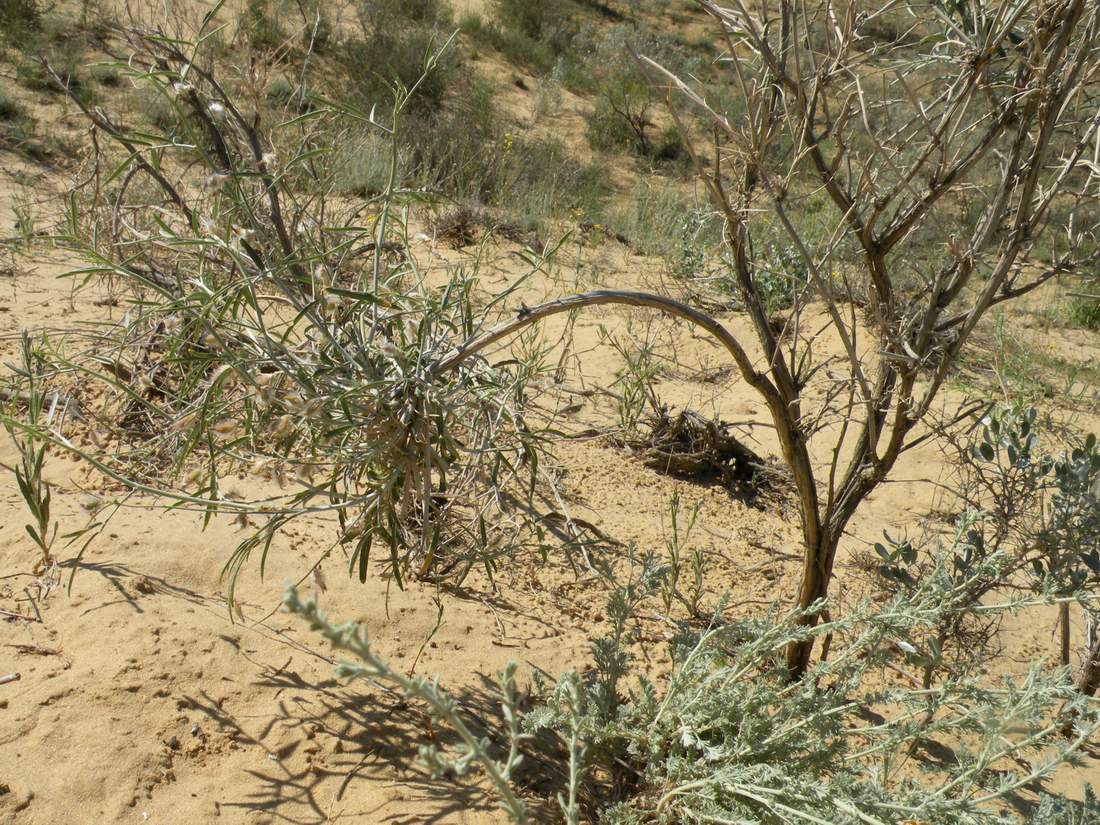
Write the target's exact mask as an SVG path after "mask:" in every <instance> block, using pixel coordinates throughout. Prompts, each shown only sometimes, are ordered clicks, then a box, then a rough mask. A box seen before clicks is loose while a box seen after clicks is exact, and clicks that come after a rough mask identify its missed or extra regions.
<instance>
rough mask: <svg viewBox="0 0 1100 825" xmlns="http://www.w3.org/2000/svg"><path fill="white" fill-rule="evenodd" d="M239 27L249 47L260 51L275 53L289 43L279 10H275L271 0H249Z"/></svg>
mask: <svg viewBox="0 0 1100 825" xmlns="http://www.w3.org/2000/svg"><path fill="white" fill-rule="evenodd" d="M237 25H238V26H239V28H240V29H243V31H244V34H245V38H246V39H247V41H248V44H249V46H251V47H252V48H253V49H257V50H259V51H274V50H275V49H278V48H279V47H281V46H282V45H283V44H285V43H286V41H287V33H286V30H285V29H284V28H283V27H282V24H281V23H280V22H279V10H278V9H274V10H273V9H272V8H271V3H270V2H269V0H248V3H247V5H246V6H245V8H244V11H243V12H242V13H241V17H240V20H239V21H238V24H237Z"/></svg>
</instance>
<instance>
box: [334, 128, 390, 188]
mask: <svg viewBox="0 0 1100 825" xmlns="http://www.w3.org/2000/svg"><path fill="white" fill-rule="evenodd" d="M390 154H391V149H390V144H389V142H388V141H387V140H385V139H384V138H382V137H381V136H380V135H377V134H375V133H373V132H370V133H368V134H366V135H364V136H363V137H362V138H360V139H359V140H357V141H354V142H353V143H351V144H349V145H347V146H344V147H342V148H341V149H340V150H339V152H338V154H337V161H336V164H335V168H334V184H335V187H336V191H338V192H342V193H344V194H348V195H358V196H360V197H364V198H370V197H374V196H376V195H379V194H381V193H382V192H384V191H385V189H386V184H387V181H388V179H389V167H390ZM407 164H408V161H407V158H404V157H400V156H399V159H398V167H397V176H396V181H395V182H396V184H397V186H399V187H400V186H402V185H403V184H404V181H405V169H406V167H407Z"/></svg>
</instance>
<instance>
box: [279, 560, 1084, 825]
mask: <svg viewBox="0 0 1100 825" xmlns="http://www.w3.org/2000/svg"><path fill="white" fill-rule="evenodd" d="M952 555H953V548H952V547H951V546H948V547H947V548H945V552H944V553H943V554H942V555H941V558H940V563H939V564H938V565H937V566H936V568H935V569H934V570H933V571H931V573H930V575H928V576H926V577H925V578H924V579H923V580H922V581H921V582H920V583H919V584H918V586H917V587H915V588H913V589H912V590H909V591H906V592H904V593H900V594H897V595H895V596H894V597H892V598H890V599H889V600H888V601H886V602H885V603H883V604H881V605H879V606H874V605H871V604H869V603H864V604H861V605H859V606H857V607H856V608H855V609H853V610H852V611H850V612H849V613H847V614H846V615H845V616H843V617H841V618H837V619H834V620H832V621H829V622H827V623H825V624H821V625H818V626H817V627H816V628H813V629H811V628H808V627H807V626H806V625H805V624H804V623H801V622H800V621H799V616H798V615H797V614H796V613H795V614H788V615H781V614H779V613H778V612H776V611H775V610H773V611H771V612H768V613H766V614H765V615H763V616H760V617H758V618H753V619H746V620H729V619H727V618H725V617H724V609H725V608H724V607H720V608H719V609H718V611H717V612H716V613H715V615H714V616H713V619H712V621H711V622H710V624H709V626H708V627H706V628H704V629H702V630H698V629H691V628H689V627H686V626H684V627H681V628H680V631H679V632H678V633H677V634H676V635H675V637H674V638H673V639H672V640H671V642H670V648H671V653H672V666H671V669H670V671H669V673H668V674H667V675H666V676H663V677H660V678H657V679H655V680H651V679H648V678H646V677H644V676H641V675H640V674H639V673H638V671H637V668H636V667H635V665H634V660H633V651H634V650H636V646H637V644H638V643H639V640H638V638H637V634H638V631H639V629H640V628H641V627H642V625H641V623H640V622H639V615H640V614H642V613H644V610H640V609H639V608H640V606H641V605H642V604H643V603H644V602H645V601H646V600H647V599H648V598H650V597H651V596H652V595H653V594H654V593H655V592H656V591H657V590H659V588H660V586H661V581H662V578H663V577H664V576H665V575H667V570H665V569H663V568H661V567H660V566H658V565H657V564H655V563H654V562H653V560H652V559H643V560H642V561H641V563H639V564H637V565H636V566H634V567H632V568H631V570H630V571H629V572H628V573H627V574H625V577H624V578H623V579H622V580H621V581H620V583H619V585H618V586H617V587H616V588H615V589H614V591H613V593H612V596H611V598H610V600H609V603H608V608H607V616H608V619H609V620H610V623H611V630H610V632H609V633H608V635H607V636H604V637H602V638H599V639H596V640H595V641H594V642H593V644H592V662H593V665H592V668H591V669H590V670H589V671H587V672H585V673H583V674H582V673H578V672H575V671H571V672H568V673H566V674H563V675H562V676H561V677H560V678H559V679H558V680H557V683H556V685H554V686H552V687H549V686H545V685H542V684H541V683H540V682H539V681H538V680H536V682H535V688H536V689H537V690H542V691H544V696H545V700H544V701H543V702H542V703H541V704H540V705H538V706H537V707H536V708H535V709H534V710H532V711H531V712H529V713H528V714H526V715H525V716H524V717H523V718H522V720H521V721H516V709H515V705H514V703H512V702H509V701H508V699H507V697H508V696H509V695H511V691H512V690H513V688H512V684H513V679H514V669H512V668H510V669H509V670H507V671H506V678H505V680H504V682H503V686H504V697H505V700H504V707H505V709H506V712H505V719H506V720H508V721H509V724H510V728H509V729H508V730H507V731H505V732H503V733H504V739H505V741H506V742H507V743H508V744H507V751H506V752H507V753H508V754H509V755H508V756H506V757H493V756H491V755H490V749H489V748H488V746H487V744H486V745H484V746H483V747H482V748H481V749H478V748H477V747H476V745H475V746H473V747H471V744H470V743H469V742H468V741H467V737H466V736H462V739H463V741H464V745H463V752H462V753H463V754H464V756H462V755H460V757H459V758H465V760H466V762H465V763H464V764H470V763H473V762H475V761H476V762H480V763H481V764H482V765H484V766H485V767H486V768H487V770H488V774H489V778H490V780H491V782H492V786H493V787H494V788H496V789H497V790H498V792H500V793H501V796H502V804H503V806H504V807H505V809H506V810H508V811H510V812H512V815H513V819H514V820H515V821H517V822H522V821H524V818H525V816H526V811H525V810H524V808H523V805H522V802H520V801H519V798H518V797H519V793H518V791H517V790H516V788H515V784H514V782H510V781H509V773H510V771H511V769H512V768H514V767H515V766H516V765H518V764H519V762H520V758H522V750H523V748H524V747H525V742H524V741H523V736H524V734H526V735H528V736H533V735H536V734H542V735H546V734H547V733H550V734H553V735H555V736H557V737H558V738H559V739H560V743H561V746H562V747H561V750H560V751H559V752H558V754H557V757H558V758H559V759H561V760H562V761H563V762H564V763H566V764H564V765H563V769H564V772H565V774H566V776H567V780H566V782H565V787H564V788H563V790H562V791H561V793H560V795H559V797H558V802H559V804H560V806H561V808H562V812H563V814H564V817H565V820H566V821H567V822H570V823H579V822H582V821H585V822H599V823H617V825H640V824H641V823H667V825H673V823H683V822H716V823H725V822H736V823H760V824H761V825H765V824H766V825H773V823H781V822H782V823H788V822H815V823H823V822H825V823H830V825H832V824H833V823H835V824H836V825H848V823H852V825H855V823H862V824H863V825H895V824H896V823H899V822H921V823H928V824H929V825H933V824H935V825H941V823H942V825H956V823H963V825H978V823H982V825H985V824H986V823H988V825H993V823H1006V822H1012V821H1019V820H1018V819H1014V818H1013V817H1011V816H1009V815H1008V814H1007V813H1006V805H1005V801H1006V800H1008V799H1010V798H1011V797H1012V796H1013V795H1014V794H1015V793H1016V792H1017V791H1019V790H1021V789H1023V788H1025V787H1027V788H1031V789H1034V788H1035V787H1036V786H1041V785H1042V784H1043V782H1045V780H1046V779H1048V778H1049V777H1050V776H1051V775H1052V773H1053V772H1054V770H1055V769H1056V768H1057V767H1058V766H1059V765H1062V764H1066V763H1071V764H1079V761H1080V757H1079V756H1078V754H1077V751H1078V749H1079V748H1080V747H1081V746H1082V744H1084V743H1085V742H1086V741H1087V740H1088V739H1089V737H1090V736H1091V735H1092V733H1093V732H1094V731H1095V730H1096V728H1097V726H1098V725H1100V715H1098V713H1097V710H1096V708H1095V707H1093V706H1091V705H1090V704H1089V703H1088V702H1087V701H1086V700H1085V699H1084V698H1083V697H1081V695H1080V694H1078V693H1077V692H1076V691H1075V690H1074V688H1073V686H1072V684H1071V683H1070V682H1069V681H1068V680H1067V678H1066V673H1065V671H1063V670H1057V669H1053V670H1050V669H1044V668H1043V666H1042V665H1041V664H1040V665H1036V666H1034V667H1033V668H1032V669H1031V670H1030V671H1029V672H1027V673H1026V674H1021V675H1019V676H1017V677H1012V678H1009V677H1005V678H1003V679H999V680H987V681H982V680H980V679H978V678H974V677H972V676H967V675H954V676H952V677H951V678H948V679H945V680H943V681H942V682H941V683H940V684H938V685H936V686H935V687H933V688H930V689H919V688H918V689H915V688H913V687H911V686H910V685H909V683H908V682H907V681H903V680H895V679H890V678H887V679H885V680H884V679H883V678H881V676H880V674H882V673H884V672H887V671H885V670H884V668H886V667H890V668H893V669H894V670H902V671H903V672H904V671H905V670H907V669H911V668H914V667H919V665H920V664H921V662H922V661H924V660H925V659H926V658H927V657H928V656H930V655H932V654H931V650H930V648H929V645H928V642H927V638H928V634H929V632H930V630H932V629H933V628H935V627H936V626H939V625H940V624H942V623H943V622H944V621H945V620H946V619H947V617H948V616H951V615H958V614H961V613H967V614H974V613H1004V612H1007V611H1011V610H1013V609H1018V608H1022V607H1023V606H1024V603H1023V602H1022V601H1017V602H1009V603H1003V604H996V605H989V606H979V605H976V604H975V603H974V601H973V600H972V598H971V591H972V589H973V579H981V578H984V577H988V576H990V575H995V574H996V572H997V570H998V569H999V564H998V561H997V559H987V560H985V561H984V562H983V563H982V565H978V566H976V567H975V568H974V569H972V570H971V571H970V572H969V574H968V575H967V576H963V577H958V576H956V575H954V572H953V571H952V570H951V569H950V563H949V560H950V558H951V557H952ZM983 565H988V566H989V567H990V569H982V568H983ZM287 606H288V608H289V609H290V610H291V611H293V612H297V613H301V614H302V615H304V616H305V617H306V618H308V619H309V620H310V622H311V624H312V625H313V626H314V627H315V628H318V629H320V630H321V631H322V632H323V633H324V635H325V636H326V637H328V638H329V639H330V640H334V641H336V643H337V645H338V646H340V647H342V648H344V649H345V650H350V651H351V652H352V653H354V654H356V655H358V656H359V657H360V658H362V659H363V660H364V662H365V663H366V665H367V668H368V669H369V672H370V673H378V672H379V670H380V667H379V664H378V662H377V657H376V656H374V655H373V654H371V653H370V652H369V639H368V638H367V637H366V635H365V631H363V630H362V629H361V628H358V627H355V626H354V625H345V626H341V627H334V626H333V625H331V624H329V623H328V622H327V621H326V620H325V619H324V617H323V616H319V615H318V614H317V611H316V608H315V606H314V605H312V604H307V605H305V606H303V605H302V603H301V602H300V601H299V600H298V599H297V597H296V596H295V595H293V594H291V596H289V597H288V600H287ZM815 607H816V609H819V610H820V609H821V608H822V607H823V606H822V605H816V606H815ZM807 635H813V636H817V637H819V638H826V637H828V638H835V640H836V641H835V642H834V647H833V656H832V658H831V659H829V660H827V661H824V662H819V663H817V664H815V665H814V667H813V668H812V669H811V670H810V672H809V673H808V674H807V677H808V678H806V679H804V680H803V681H801V682H799V683H796V684H791V683H790V682H789V681H788V680H787V679H786V678H785V673H784V669H783V667H782V660H783V652H784V649H785V648H786V647H787V646H788V645H789V644H791V643H792V641H795V640H798V639H801V638H804V637H805V636H807ZM349 640H354V644H348V643H347V642H348V641H349ZM341 668H342V672H344V673H345V674H347V675H352V676H356V675H362V671H361V670H360V669H359V667H358V666H356V665H344V666H341ZM890 672H892V671H890ZM433 689H435V690H436V691H438V690H439V688H438V687H434V686H433ZM929 702H932V703H934V704H935V706H936V707H937V708H939V709H940V713H939V715H938V717H937V718H936V719H935V720H933V721H931V722H929V721H928V720H927V719H925V718H923V713H922V712H923V711H924V710H925V709H926V708H927V706H928V703H929ZM428 704H429V711H430V712H432V713H433V714H436V713H438V710H437V709H436V708H437V706H438V701H437V699H435V698H432V699H429V702H428ZM446 707H447V709H448V712H449V713H450V714H451V717H453V718H456V719H457V721H458V722H459V723H461V710H460V709H459V708H457V707H456V706H455V705H453V704H448V705H446ZM1067 722H1068V724H1069V725H1070V726H1071V733H1070V735H1069V736H1068V737H1066V736H1064V735H1063V727H1064V726H1065V725H1066V724H1067ZM925 743H927V744H928V746H929V749H928V750H927V751H925V750H924V749H923V748H922V747H920V746H922V745H923V744H925ZM933 743H935V744H936V745H938V746H939V747H947V748H949V749H950V755H949V757H948V758H947V759H946V760H932V759H928V758H926V756H925V754H926V753H930V752H932V748H931V745H932V744H933ZM914 744H916V745H917V746H918V747H917V749H916V750H913V749H912V748H913V746H914ZM517 754H518V755H519V756H520V758H517ZM540 755H541V756H542V757H544V758H545V757H546V755H547V752H546V750H545V748H544V749H543V750H540ZM432 758H433V759H436V760H438V755H432ZM429 764H431V762H429ZM503 765H506V766H508V771H507V772H506V771H504V770H502V766H503ZM517 803H518V804H517ZM517 811H518V814H517ZM1097 816H1100V809H1098V808H1097V805H1096V803H1095V801H1094V800H1093V797H1092V796H1091V794H1086V796H1085V800H1084V802H1083V803H1080V804H1078V803H1069V802H1067V801H1066V800H1063V799H1057V798H1054V797H1047V796H1043V795H1040V799H1039V801H1038V804H1037V805H1036V806H1035V808H1034V810H1033V811H1032V812H1031V815H1030V816H1029V817H1028V819H1027V821H1029V822H1033V823H1066V825H1069V823H1076V822H1082V823H1083V822H1095V821H1097V820H1096V817H1097Z"/></svg>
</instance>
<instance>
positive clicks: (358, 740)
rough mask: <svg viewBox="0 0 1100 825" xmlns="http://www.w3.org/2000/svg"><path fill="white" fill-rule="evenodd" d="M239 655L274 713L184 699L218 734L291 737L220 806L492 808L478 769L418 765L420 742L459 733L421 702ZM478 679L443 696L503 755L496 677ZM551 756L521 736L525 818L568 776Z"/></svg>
mask: <svg viewBox="0 0 1100 825" xmlns="http://www.w3.org/2000/svg"><path fill="white" fill-rule="evenodd" d="M245 658H246V659H249V661H250V662H251V663H252V664H254V665H255V666H256V667H257V668H258V671H259V672H258V675H257V676H256V677H255V678H254V679H253V684H254V685H255V686H257V687H261V688H264V689H265V690H268V691H272V692H274V695H275V696H276V697H277V698H278V701H277V703H276V711H275V712H274V713H272V714H265V716H266V718H261V717H243V716H240V715H235V714H233V713H230V712H228V711H227V710H226V709H225V708H224V707H223V706H222V703H221V702H219V701H218V700H217V699H215V698H214V697H213V696H211V695H210V694H208V693H207V692H206V691H202V692H200V693H199V694H198V695H194V696H187V697H185V699H186V701H187V703H188V705H189V708H190V709H192V710H195V711H198V712H199V713H201V714H203V715H204V716H205V717H207V719H208V720H210V723H211V724H212V725H214V726H215V727H216V728H217V730H218V731H219V732H220V733H222V734H225V735H228V736H229V737H230V738H233V739H235V740H238V741H240V742H244V743H246V744H251V745H257V746H260V747H267V746H266V745H264V742H265V740H267V739H268V738H269V737H271V736H272V735H275V734H277V733H281V738H282V739H283V740H284V741H285V740H289V741H285V744H283V745H281V746H280V747H279V748H278V749H277V750H274V751H272V752H270V753H269V756H268V758H269V760H270V762H271V767H270V768H267V769H247V770H246V773H247V774H248V776H249V777H250V781H249V782H248V783H246V785H245V787H246V788H247V790H246V791H244V792H242V795H241V796H240V797H239V798H235V799H226V800H223V801H220V802H219V805H220V807H221V809H222V810H227V809H228V810H234V811H237V812H239V813H240V814H242V815H255V814H259V813H262V814H266V815H267V816H268V817H270V818H272V819H273V821H276V822H285V823H289V824H290V825H320V823H323V822H329V821H331V820H332V818H333V815H334V809H335V808H337V807H338V806H339V805H346V806H347V809H345V810H344V811H343V813H342V816H349V817H352V818H354V817H363V818H364V819H363V821H369V822H379V823H386V822H398V821H401V822H407V821H412V820H410V819H409V817H410V816H413V815H415V821H417V822H423V823H437V822H443V821H447V820H448V818H449V817H457V816H458V815H460V814H461V815H465V816H466V817H467V818H468V817H470V815H471V814H479V815H483V816H485V817H486V818H487V817H488V816H489V815H490V814H491V813H492V812H494V811H497V810H499V805H498V803H497V800H496V797H495V796H494V795H493V792H492V789H491V788H490V787H488V786H487V785H485V784H483V783H482V782H480V781H479V779H480V774H481V772H480V771H476V770H475V771H474V772H472V774H470V775H467V776H461V777H460V776H445V777H439V778H433V777H432V776H431V775H430V773H429V772H428V771H427V769H426V768H424V767H422V766H421V765H420V763H419V761H418V756H419V750H420V748H421V747H424V746H427V745H436V746H438V747H439V748H441V749H443V750H444V751H451V749H452V748H454V747H455V746H456V745H457V744H458V738H457V736H456V735H454V734H453V733H452V732H451V731H449V730H441V729H439V728H436V727H434V726H433V725H432V722H431V720H430V718H429V716H428V714H427V713H426V712H425V711H424V710H423V709H421V708H420V707H418V706H416V705H414V704H412V703H410V702H407V701H406V700H405V699H404V698H403V697H402V696H401V695H399V694H398V693H396V692H395V691H392V690H389V689H387V688H385V687H383V686H380V685H375V684H368V683H365V682H352V683H347V684H345V683H343V682H341V681H338V680H336V679H318V680H314V679H307V678H305V677H303V676H302V675H301V674H300V673H298V672H297V671H296V670H294V669H292V668H291V667H290V662H289V661H288V662H287V663H286V664H284V665H283V666H282V667H273V666H271V665H267V664H263V663H260V662H257V661H255V660H253V659H250V658H249V657H247V656H245ZM478 679H479V682H478V684H476V685H474V686H473V687H470V688H467V689H464V690H460V691H453V692H451V694H450V695H451V697H452V698H453V699H455V700H456V702H457V703H458V706H459V708H460V712H461V713H462V714H463V718H464V720H465V721H466V723H467V724H468V725H469V726H470V727H471V729H472V730H473V731H474V733H475V735H477V736H479V737H484V738H486V739H487V740H488V741H489V742H490V750H491V752H492V754H493V756H494V757H495V758H498V759H501V758H503V757H504V755H505V754H506V752H507V746H508V743H507V737H506V734H505V731H506V729H507V728H506V724H505V721H504V719H503V716H502V713H501V707H500V698H499V697H500V695H501V694H500V685H499V683H498V682H497V681H496V680H494V679H492V678H489V677H488V676H486V675H484V674H478ZM284 693H285V694H287V697H285V698H283V697H281V696H280V695H281V694H284ZM528 701H529V700H528ZM250 722H254V723H258V726H257V725H256V724H249V723H250ZM246 728H251V732H250V731H249V730H248V729H246ZM554 754H558V755H560V748H556V747H555V743H553V742H549V741H538V742H530V743H527V747H526V748H525V757H526V758H525V759H524V762H523V763H522V765H521V768H522V770H520V771H519V772H518V773H517V775H516V776H515V777H514V780H515V784H516V786H517V788H518V789H519V791H520V793H521V795H522V796H523V798H524V800H525V802H527V804H528V806H529V808H530V809H531V810H532V819H533V821H546V820H547V819H551V818H553V814H552V813H551V812H552V811H553V810H555V809H556V805H554V804H553V802H552V800H553V799H554V798H555V793H556V792H557V791H558V790H560V789H561V788H563V787H564V785H565V783H566V781H567V777H566V776H565V775H564V772H563V771H562V769H561V768H560V764H561V763H560V762H559V761H557V760H555V759H553V758H552V757H553V755H554ZM296 757H297V758H296ZM303 757H304V760H303ZM303 761H304V762H305V764H302V763H303ZM292 763H294V764H293V765H292ZM334 784H335V785H336V791H335V794H333V792H332V788H333V785H334ZM387 796H388V797H389V798H387ZM410 803H411V804H410Z"/></svg>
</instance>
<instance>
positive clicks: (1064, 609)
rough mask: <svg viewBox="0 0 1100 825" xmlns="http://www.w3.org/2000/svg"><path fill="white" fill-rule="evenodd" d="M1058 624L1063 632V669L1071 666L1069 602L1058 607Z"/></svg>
mask: <svg viewBox="0 0 1100 825" xmlns="http://www.w3.org/2000/svg"><path fill="white" fill-rule="evenodd" d="M1058 623H1059V624H1060V625H1061V631H1062V667H1068V666H1069V646H1070V637H1069V602H1062V603H1061V604H1060V605H1058Z"/></svg>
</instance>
